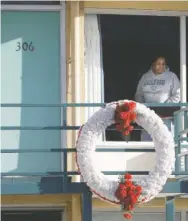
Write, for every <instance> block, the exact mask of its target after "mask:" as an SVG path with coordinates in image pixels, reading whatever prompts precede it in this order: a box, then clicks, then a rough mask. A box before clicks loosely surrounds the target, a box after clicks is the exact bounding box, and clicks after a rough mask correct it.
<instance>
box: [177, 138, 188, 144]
mask: <svg viewBox="0 0 188 221" xmlns="http://www.w3.org/2000/svg"><path fill="white" fill-rule="evenodd" d="M178 140H179V141H188V137H180V138H178ZM182 145H183V144H182Z"/></svg>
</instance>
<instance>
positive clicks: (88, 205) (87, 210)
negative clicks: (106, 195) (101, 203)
mask: <svg viewBox="0 0 188 221" xmlns="http://www.w3.org/2000/svg"><path fill="white" fill-rule="evenodd" d="M82 221H92V193H91V191H90V190H89V188H88V187H86V188H85V191H84V193H83V194H82Z"/></svg>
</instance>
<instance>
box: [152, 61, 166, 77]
mask: <svg viewBox="0 0 188 221" xmlns="http://www.w3.org/2000/svg"><path fill="white" fill-rule="evenodd" d="M165 67H166V61H165V59H164V58H159V59H157V60H156V61H155V62H154V64H153V71H154V73H155V74H161V73H163V72H164V71H165Z"/></svg>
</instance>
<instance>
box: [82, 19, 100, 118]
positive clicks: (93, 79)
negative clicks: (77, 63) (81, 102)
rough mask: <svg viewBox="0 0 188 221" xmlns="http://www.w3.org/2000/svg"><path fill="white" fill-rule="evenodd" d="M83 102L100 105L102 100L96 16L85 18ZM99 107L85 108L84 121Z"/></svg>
mask: <svg viewBox="0 0 188 221" xmlns="http://www.w3.org/2000/svg"><path fill="white" fill-rule="evenodd" d="M84 32H85V33H84V34H85V42H84V43H85V83H86V84H85V88H86V94H85V102H86V103H101V102H103V101H104V99H103V67H102V44H101V36H100V30H99V22H98V18H97V15H86V16H85V30H84ZM98 109H99V107H90V108H86V120H87V119H88V118H89V117H90V116H91V115H92V114H93V113H94V112H95V111H97V110H98Z"/></svg>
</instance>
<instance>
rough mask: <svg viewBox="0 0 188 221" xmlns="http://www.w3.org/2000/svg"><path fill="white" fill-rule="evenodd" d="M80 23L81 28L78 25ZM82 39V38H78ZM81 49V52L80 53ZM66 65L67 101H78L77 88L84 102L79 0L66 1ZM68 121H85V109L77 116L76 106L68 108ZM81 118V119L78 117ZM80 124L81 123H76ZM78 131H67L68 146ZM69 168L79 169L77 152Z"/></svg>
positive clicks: (80, 4) (70, 157) (71, 156)
mask: <svg viewBox="0 0 188 221" xmlns="http://www.w3.org/2000/svg"><path fill="white" fill-rule="evenodd" d="M76 24H77V25H79V29H78V28H77V25H76ZM78 39H80V40H78ZM78 51H79V54H78ZM66 58H67V60H66V65H67V74H66V75H67V82H66V83H67V102H68V103H76V102H77V101H76V88H77V87H79V89H80V99H79V102H83V103H84V94H85V91H84V88H85V87H84V5H83V2H79V1H68V2H67V3H66ZM78 67H79V69H78ZM67 110H68V111H67V123H68V125H73V126H75V125H76V124H77V120H79V121H80V124H82V123H83V118H84V109H83V108H80V112H81V116H76V110H77V109H76V108H68V109H67ZM76 118H79V119H76ZM76 126H79V125H76ZM76 139H77V131H67V147H68V148H74V147H75V143H76ZM68 162H69V163H68V170H77V168H76V164H75V154H71V153H70V154H69V155H68Z"/></svg>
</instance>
